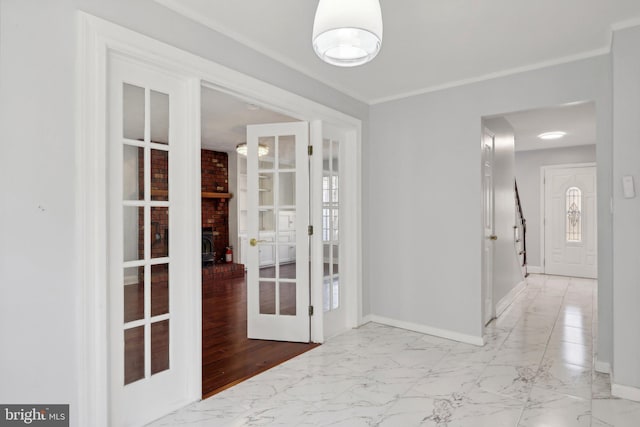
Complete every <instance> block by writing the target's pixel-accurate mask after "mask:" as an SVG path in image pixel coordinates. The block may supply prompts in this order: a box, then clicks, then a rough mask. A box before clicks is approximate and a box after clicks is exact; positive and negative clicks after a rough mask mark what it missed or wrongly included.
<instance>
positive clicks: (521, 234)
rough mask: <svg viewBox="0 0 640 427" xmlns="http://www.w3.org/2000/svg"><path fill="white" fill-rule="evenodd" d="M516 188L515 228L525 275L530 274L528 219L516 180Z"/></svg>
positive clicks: (518, 250)
mask: <svg viewBox="0 0 640 427" xmlns="http://www.w3.org/2000/svg"><path fill="white" fill-rule="evenodd" d="M514 189H515V196H516V215H517V218H516V225H514V226H513V228H514V229H515V230H516V231H517V233H516V239H515V241H516V253H517V254H518V259H519V260H520V266H521V267H522V274H523V276H524V277H527V276H528V275H529V272H528V271H527V220H526V219H525V218H524V214H523V212H522V204H521V203H520V193H519V192H518V183H517V181H514Z"/></svg>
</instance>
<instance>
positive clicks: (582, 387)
mask: <svg viewBox="0 0 640 427" xmlns="http://www.w3.org/2000/svg"><path fill="white" fill-rule="evenodd" d="M535 386H536V387H539V388H543V389H547V390H552V391H554V392H557V393H562V394H567V395H570V396H576V397H581V398H584V399H591V367H588V368H585V367H583V366H578V365H570V364H567V363H563V362H562V361H558V360H557V359H550V358H545V359H544V360H543V361H542V364H541V365H540V370H539V371H538V375H537V376H536V380H535Z"/></svg>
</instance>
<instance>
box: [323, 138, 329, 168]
mask: <svg viewBox="0 0 640 427" xmlns="http://www.w3.org/2000/svg"><path fill="white" fill-rule="evenodd" d="M322 170H323V171H324V172H329V171H330V170H331V140H329V139H323V140H322Z"/></svg>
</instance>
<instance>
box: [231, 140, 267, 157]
mask: <svg viewBox="0 0 640 427" xmlns="http://www.w3.org/2000/svg"><path fill="white" fill-rule="evenodd" d="M236 153H238V154H241V155H243V156H246V155H247V143H246V142H241V143H240V144H238V145H236ZM267 154H269V147H267V146H266V145H263V144H258V157H262V156H266V155H267Z"/></svg>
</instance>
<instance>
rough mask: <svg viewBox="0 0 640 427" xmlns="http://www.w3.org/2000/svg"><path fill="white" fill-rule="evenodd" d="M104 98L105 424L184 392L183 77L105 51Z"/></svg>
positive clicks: (154, 408)
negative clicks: (106, 186) (107, 381)
mask: <svg viewBox="0 0 640 427" xmlns="http://www.w3.org/2000/svg"><path fill="white" fill-rule="evenodd" d="M108 101H109V104H108V115H109V118H108V139H107V141H108V155H109V157H108V159H109V160H108V177H109V180H108V183H109V190H108V191H109V192H108V194H109V199H108V205H109V215H108V226H109V234H108V235H109V241H108V242H95V244H96V245H102V244H107V245H108V248H109V249H108V272H107V274H108V286H109V289H108V292H107V295H108V303H107V308H108V314H109V337H110V339H109V360H110V363H109V366H110V372H109V375H110V390H109V392H110V420H109V425H111V426H117V427H119V426H137V425H142V424H145V423H147V422H149V421H152V420H154V419H156V418H158V417H160V416H162V415H165V414H167V413H169V412H171V411H172V410H175V409H177V408H179V407H180V406H183V405H185V404H186V403H188V400H189V395H190V393H189V390H188V387H189V375H188V374H189V369H188V365H189V361H188V360H187V354H188V349H189V348H190V346H193V343H192V342H188V339H187V337H188V336H189V330H188V329H189V325H188V320H187V319H188V317H187V316H188V309H187V308H186V305H187V304H188V299H189V295H188V289H189V277H190V276H189V274H188V269H189V267H188V266H189V261H188V260H187V259H185V255H184V254H185V253H188V252H189V251H188V250H186V249H185V248H187V247H188V245H189V242H190V240H189V237H188V236H190V235H191V234H189V231H190V230H191V227H190V224H191V223H190V221H189V215H188V206H189V199H188V197H189V196H187V194H189V191H188V190H189V189H188V186H187V185H186V182H187V178H186V173H187V171H188V170H189V168H188V165H187V163H186V161H185V159H186V156H185V150H186V145H187V138H186V136H185V135H186V124H185V123H186V118H185V111H186V83H185V82H184V81H183V80H180V79H178V78H176V77H171V76H169V75H167V74H164V73H162V72H160V71H158V70H155V69H153V68H150V67H146V66H144V65H142V64H139V63H137V62H134V61H133V60H129V59H126V58H120V57H115V56H114V57H112V58H110V68H109V87H108Z"/></svg>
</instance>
